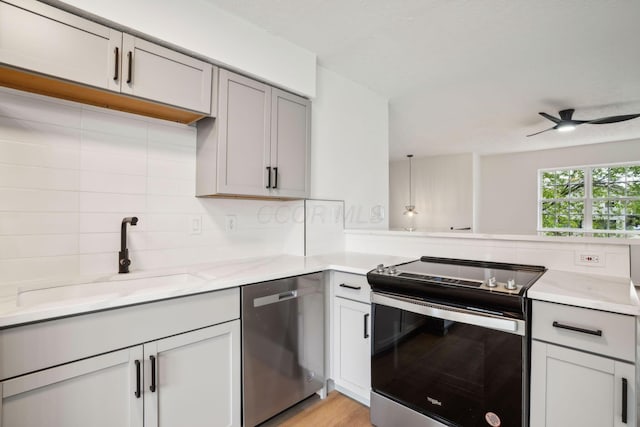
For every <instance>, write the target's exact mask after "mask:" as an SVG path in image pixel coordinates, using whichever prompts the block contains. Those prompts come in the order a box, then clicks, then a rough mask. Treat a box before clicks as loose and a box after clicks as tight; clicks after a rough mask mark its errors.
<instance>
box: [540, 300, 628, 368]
mask: <svg viewBox="0 0 640 427" xmlns="http://www.w3.org/2000/svg"><path fill="white" fill-rule="evenodd" d="M532 320H533V324H532V325H533V326H532V335H533V338H534V339H538V340H542V341H547V342H551V343H556V344H560V345H563V346H567V347H573V348H577V349H581V350H586V351H589V352H592V353H597V354H602V355H605V356H610V357H615V358H618V359H622V360H628V361H631V362H634V361H635V345H634V343H635V337H636V326H635V317H633V316H627V315H624V314H616V313H609V312H606V311H599V310H591V309H588V308H581V307H573V306H569V305H561V304H554V303H549V302H542V301H534V302H533V311H532Z"/></svg>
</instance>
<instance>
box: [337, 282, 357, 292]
mask: <svg viewBox="0 0 640 427" xmlns="http://www.w3.org/2000/svg"><path fill="white" fill-rule="evenodd" d="M339 286H340V287H341V288H347V289H353V290H354V291H359V290H360V289H362V286H351V285H347V284H344V283H340V285H339Z"/></svg>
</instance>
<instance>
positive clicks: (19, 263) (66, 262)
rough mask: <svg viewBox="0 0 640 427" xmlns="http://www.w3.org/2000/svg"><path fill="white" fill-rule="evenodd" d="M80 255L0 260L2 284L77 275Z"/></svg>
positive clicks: (0, 282)
mask: <svg viewBox="0 0 640 427" xmlns="http://www.w3.org/2000/svg"><path fill="white" fill-rule="evenodd" d="M78 267H79V262H78V255H67V256H52V257H36V258H11V259H4V260H0V284H2V283H14V282H22V281H29V280H38V279H48V278H50V279H52V280H53V279H56V278H68V277H73V276H76V275H77V274H78V272H79V268H78Z"/></svg>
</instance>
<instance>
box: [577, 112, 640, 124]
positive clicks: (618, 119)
mask: <svg viewBox="0 0 640 427" xmlns="http://www.w3.org/2000/svg"><path fill="white" fill-rule="evenodd" d="M636 117H640V114H626V115H623V116H611V117H603V118H601V119H595V120H589V121H587V122H585V123H589V124H592V125H604V124H607V123H618V122H624V121H626V120H631V119H635V118H636Z"/></svg>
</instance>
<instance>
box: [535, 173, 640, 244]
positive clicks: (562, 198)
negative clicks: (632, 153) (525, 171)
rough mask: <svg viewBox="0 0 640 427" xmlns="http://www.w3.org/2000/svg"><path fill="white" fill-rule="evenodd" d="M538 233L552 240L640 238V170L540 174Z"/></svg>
mask: <svg viewBox="0 0 640 427" xmlns="http://www.w3.org/2000/svg"><path fill="white" fill-rule="evenodd" d="M538 188H539V197H538V212H539V215H538V230H539V231H540V232H542V233H543V234H545V235H551V236H578V235H579V236H595V237H629V235H634V234H640V164H638V163H635V164H619V165H601V166H585V167H576V168H566V169H553V170H550V169H544V170H540V171H539V187H538Z"/></svg>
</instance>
